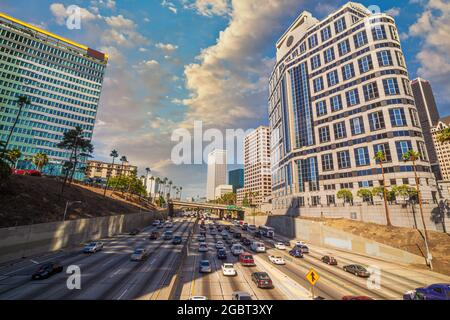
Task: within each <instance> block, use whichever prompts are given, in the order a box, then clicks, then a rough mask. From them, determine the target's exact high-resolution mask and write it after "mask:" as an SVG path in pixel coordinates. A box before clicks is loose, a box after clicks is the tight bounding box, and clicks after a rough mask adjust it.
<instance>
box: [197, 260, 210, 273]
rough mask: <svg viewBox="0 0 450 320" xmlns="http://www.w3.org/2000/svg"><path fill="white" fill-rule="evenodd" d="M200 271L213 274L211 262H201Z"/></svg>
mask: <svg viewBox="0 0 450 320" xmlns="http://www.w3.org/2000/svg"><path fill="white" fill-rule="evenodd" d="M199 271H200V273H211V272H212V269H211V263H210V262H209V260H202V261H200V266H199Z"/></svg>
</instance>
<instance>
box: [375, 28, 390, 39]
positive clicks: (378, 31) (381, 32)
mask: <svg viewBox="0 0 450 320" xmlns="http://www.w3.org/2000/svg"><path fill="white" fill-rule="evenodd" d="M372 36H373V40H384V39H387V36H386V28H385V27H384V26H382V25H380V26H375V27H373V28H372Z"/></svg>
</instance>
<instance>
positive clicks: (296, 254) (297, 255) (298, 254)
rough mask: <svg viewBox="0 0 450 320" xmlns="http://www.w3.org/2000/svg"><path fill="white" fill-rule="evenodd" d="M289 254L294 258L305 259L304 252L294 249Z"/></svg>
mask: <svg viewBox="0 0 450 320" xmlns="http://www.w3.org/2000/svg"><path fill="white" fill-rule="evenodd" d="M289 254H290V255H291V256H292V257H294V258H303V252H302V250H300V249H292V250H290V251H289Z"/></svg>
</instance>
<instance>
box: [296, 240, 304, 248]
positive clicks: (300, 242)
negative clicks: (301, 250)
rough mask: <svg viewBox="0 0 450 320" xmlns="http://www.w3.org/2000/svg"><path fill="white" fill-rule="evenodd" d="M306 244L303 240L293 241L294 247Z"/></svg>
mask: <svg viewBox="0 0 450 320" xmlns="http://www.w3.org/2000/svg"><path fill="white" fill-rule="evenodd" d="M299 246H306V242H304V241H295V244H294V247H299Z"/></svg>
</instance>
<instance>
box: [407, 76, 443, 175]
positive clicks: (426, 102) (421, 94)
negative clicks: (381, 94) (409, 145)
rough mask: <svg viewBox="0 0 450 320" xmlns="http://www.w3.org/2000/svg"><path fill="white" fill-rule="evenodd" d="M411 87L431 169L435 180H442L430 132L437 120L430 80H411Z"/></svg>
mask: <svg viewBox="0 0 450 320" xmlns="http://www.w3.org/2000/svg"><path fill="white" fill-rule="evenodd" d="M411 88H412V91H413V94H414V100H415V101H416V108H417V111H418V116H419V120H420V125H421V127H422V132H423V137H424V139H425V146H426V148H427V152H428V157H429V160H430V164H431V170H432V171H433V173H434V175H435V176H436V180H442V173H441V170H440V168H439V162H438V158H437V155H436V149H435V147H434V143H433V137H432V133H431V129H432V128H434V127H436V126H437V124H438V122H439V111H438V108H437V106H436V100H435V99H434V95H433V89H432V88H431V85H430V82H429V81H427V80H424V79H422V78H417V79H414V80H412V81H411Z"/></svg>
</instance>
